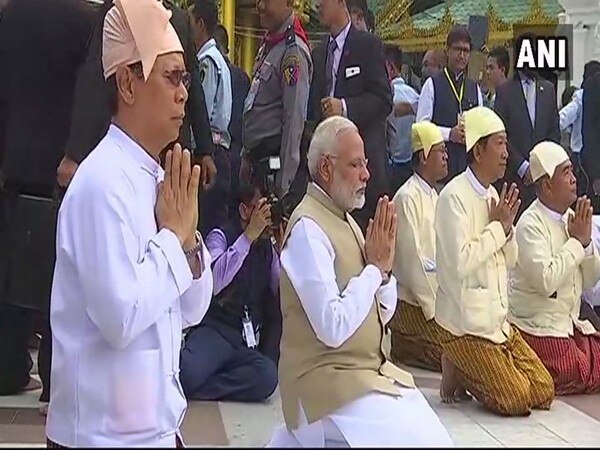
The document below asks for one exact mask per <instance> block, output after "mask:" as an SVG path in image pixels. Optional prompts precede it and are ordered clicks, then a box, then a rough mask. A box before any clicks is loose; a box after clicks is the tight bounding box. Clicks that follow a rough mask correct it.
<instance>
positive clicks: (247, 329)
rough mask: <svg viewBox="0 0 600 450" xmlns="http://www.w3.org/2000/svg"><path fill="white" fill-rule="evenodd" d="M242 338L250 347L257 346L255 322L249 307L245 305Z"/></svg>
mask: <svg viewBox="0 0 600 450" xmlns="http://www.w3.org/2000/svg"><path fill="white" fill-rule="evenodd" d="M242 338H243V339H244V342H245V343H246V346H247V347H248V348H256V347H257V346H258V343H257V342H256V335H255V334H254V324H253V323H252V319H251V318H250V314H248V307H247V306H244V317H243V318H242Z"/></svg>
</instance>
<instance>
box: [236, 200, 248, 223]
mask: <svg viewBox="0 0 600 450" xmlns="http://www.w3.org/2000/svg"><path fill="white" fill-rule="evenodd" d="M238 213H239V214H240V217H241V218H242V220H248V218H247V217H246V207H245V206H244V204H243V203H240V204H239V205H238Z"/></svg>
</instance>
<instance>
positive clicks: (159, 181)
mask: <svg viewBox="0 0 600 450" xmlns="http://www.w3.org/2000/svg"><path fill="white" fill-rule="evenodd" d="M114 3H115V6H114V7H113V8H112V9H111V10H110V11H109V12H108V13H107V15H106V18H105V21H104V29H103V43H102V44H103V45H102V52H103V53H102V64H103V69H104V77H105V78H106V79H107V80H108V82H109V83H110V85H111V88H112V89H113V98H112V104H111V108H112V114H113V119H112V124H111V126H110V128H109V130H108V132H107V134H106V136H105V137H104V139H102V141H101V142H100V143H99V144H98V146H97V147H96V148H95V149H94V150H93V151H92V153H91V154H90V155H89V156H88V157H87V158H86V159H85V160H84V161H83V163H82V164H81V166H80V167H79V169H78V170H77V172H76V173H75V176H74V178H73V180H72V182H71V184H70V186H69V189H68V191H67V194H66V196H65V198H64V201H63V203H62V206H61V209H60V212H59V217H58V231H57V244H56V252H57V260H56V266H55V272H54V283H53V286H52V300H51V301H52V307H51V324H52V331H53V345H54V353H53V360H52V380H53V384H52V387H51V393H50V408H49V413H48V421H47V425H46V435H47V437H48V443H49V446H52V447H61V446H65V447H79V446H82V447H93V446H103V447H114V446H123V447H128V446H142V447H143V446H147V447H151V446H162V447H175V446H176V445H177V446H179V445H180V443H181V438H180V436H179V428H180V426H181V423H182V420H183V416H184V413H185V408H186V401H185V397H184V396H183V393H182V392H183V391H182V388H181V385H180V382H179V379H178V372H179V351H180V345H181V332H182V329H183V328H186V327H188V326H190V325H194V324H197V323H198V322H200V320H201V319H202V317H203V316H204V314H205V312H206V310H207V308H208V305H209V302H210V296H211V292H212V277H211V273H210V256H209V254H208V252H207V250H206V249H205V248H204V246H203V243H202V240H201V237H200V236H199V235H198V234H197V233H196V226H197V222H198V200H197V199H198V184H199V177H200V169H199V167H198V166H194V167H193V168H192V167H191V162H190V153H189V151H187V150H185V151H183V152H182V150H181V147H180V146H179V145H176V146H175V148H174V149H173V150H172V151H169V152H167V157H166V170H165V171H163V169H162V168H161V167H160V165H159V159H158V158H159V154H160V153H161V151H162V150H163V149H164V148H165V146H167V145H168V144H169V143H170V142H172V141H174V140H175V139H176V138H177V136H178V134H179V128H180V126H181V123H182V120H183V115H184V105H185V102H186V100H187V90H186V87H187V83H188V82H189V74H188V73H187V72H186V71H185V64H184V60H183V51H182V47H181V43H180V42H179V39H178V38H177V35H176V34H175V31H174V29H173V27H172V26H171V25H170V23H169V17H170V13H169V12H168V11H167V10H166V9H165V8H164V6H163V5H162V3H161V2H158V1H156V0H115V2H114Z"/></svg>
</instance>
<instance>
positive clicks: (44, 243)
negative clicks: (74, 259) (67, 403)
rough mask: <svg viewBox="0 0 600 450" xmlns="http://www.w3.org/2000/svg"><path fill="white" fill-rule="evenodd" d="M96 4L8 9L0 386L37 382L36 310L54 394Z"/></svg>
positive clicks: (65, 0)
mask: <svg viewBox="0 0 600 450" xmlns="http://www.w3.org/2000/svg"><path fill="white" fill-rule="evenodd" d="M93 13H94V10H93V8H92V7H91V6H90V5H89V4H88V3H86V2H85V1H83V0H16V1H13V0H11V1H10V2H8V4H7V6H6V7H5V8H4V9H3V10H2V19H1V20H0V67H1V68H2V69H1V70H0V72H2V74H1V75H0V85H2V88H0V96H1V97H3V98H0V104H3V105H4V108H5V113H4V114H0V120H2V121H3V123H2V124H0V129H4V142H3V144H2V145H0V146H2V147H3V148H4V161H3V166H2V173H3V178H4V195H3V196H4V201H3V210H4V215H5V220H4V225H3V227H2V228H3V230H2V233H1V234H0V238H1V239H0V395H10V394H16V393H19V392H21V391H22V390H25V389H29V388H31V387H33V386H32V381H31V378H30V376H29V370H30V368H31V365H32V361H31V358H30V357H29V354H28V349H27V341H28V339H29V337H30V331H31V329H32V325H31V322H32V321H33V320H34V318H35V313H34V312H35V311H37V312H39V313H41V315H42V316H43V321H42V322H43V326H42V330H40V331H41V334H42V341H41V343H40V351H39V356H38V366H39V375H40V378H41V379H42V385H43V392H42V394H41V396H40V401H42V402H48V401H49V387H50V386H49V382H50V360H51V332H50V323H49V317H48V316H49V303H50V289H51V283H52V271H53V266H54V259H55V258H54V253H55V250H54V241H55V232H54V228H55V222H56V203H55V202H54V201H53V196H54V189H55V183H56V168H57V167H58V164H59V162H60V159H61V157H62V150H63V148H64V145H65V141H66V139H67V136H68V132H69V126H70V118H71V108H72V103H73V92H74V88H75V80H76V75H77V70H78V69H79V66H80V65H81V64H82V62H83V60H84V58H85V53H86V46H87V43H88V39H89V35H90V32H91V26H92V20H93Z"/></svg>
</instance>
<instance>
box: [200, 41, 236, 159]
mask: <svg viewBox="0 0 600 450" xmlns="http://www.w3.org/2000/svg"><path fill="white" fill-rule="evenodd" d="M198 64H199V65H200V80H201V81H202V87H203V88H204V98H205V100H206V110H207V112H208V119H209V120H210V128H211V131H212V135H213V142H214V143H215V145H220V146H221V147H224V148H229V145H230V143H231V137H230V135H229V131H228V128H229V121H230V120H231V103H232V94H231V73H230V71H229V66H228V65H227V62H226V61H225V58H223V55H222V54H221V52H220V51H219V49H218V48H217V43H216V42H215V40H214V38H211V39H209V40H208V41H207V42H206V43H205V44H204V45H203V46H202V48H201V49H200V51H199V52H198Z"/></svg>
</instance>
